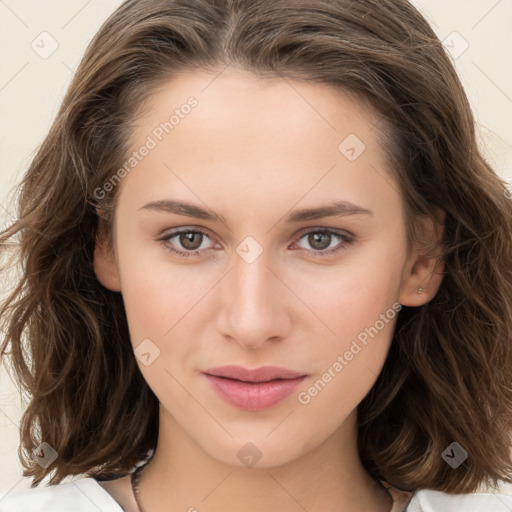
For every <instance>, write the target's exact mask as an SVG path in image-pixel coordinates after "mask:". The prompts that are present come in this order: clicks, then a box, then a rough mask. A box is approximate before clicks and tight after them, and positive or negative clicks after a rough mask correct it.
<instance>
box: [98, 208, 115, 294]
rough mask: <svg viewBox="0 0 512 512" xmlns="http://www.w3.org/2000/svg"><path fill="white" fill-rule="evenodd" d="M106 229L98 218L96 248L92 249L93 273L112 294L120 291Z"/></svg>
mask: <svg viewBox="0 0 512 512" xmlns="http://www.w3.org/2000/svg"><path fill="white" fill-rule="evenodd" d="M105 232H106V227H105V225H104V221H103V219H101V218H100V221H99V228H98V234H97V236H96V246H95V248H94V272H95V273H96V277H97V278H98V281H99V282H100V283H101V284H102V285H103V286H104V287H105V288H108V289H109V290H111V291H113V292H119V291H121V282H120V279H119V271H118V268H117V262H116V260H115V256H114V251H113V249H112V248H111V244H109V243H108V240H107V236H106V234H105Z"/></svg>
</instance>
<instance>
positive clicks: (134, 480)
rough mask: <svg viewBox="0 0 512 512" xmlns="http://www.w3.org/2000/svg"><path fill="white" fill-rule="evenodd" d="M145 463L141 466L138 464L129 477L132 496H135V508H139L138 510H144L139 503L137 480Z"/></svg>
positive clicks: (141, 511)
mask: <svg viewBox="0 0 512 512" xmlns="http://www.w3.org/2000/svg"><path fill="white" fill-rule="evenodd" d="M146 464H147V463H146ZM146 464H143V465H142V466H139V467H138V468H137V469H136V470H135V471H134V472H133V473H132V476H131V478H130V481H131V483H132V491H133V496H134V497H135V502H136V503H137V508H138V509H139V510H138V512H144V509H143V508H142V505H141V504H140V496H139V480H140V473H141V471H142V469H143V468H144V467H145V466H146Z"/></svg>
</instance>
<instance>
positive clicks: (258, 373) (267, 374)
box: [203, 365, 305, 382]
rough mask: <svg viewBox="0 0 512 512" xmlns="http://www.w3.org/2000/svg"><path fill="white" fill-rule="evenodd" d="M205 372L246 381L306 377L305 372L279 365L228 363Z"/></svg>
mask: <svg viewBox="0 0 512 512" xmlns="http://www.w3.org/2000/svg"><path fill="white" fill-rule="evenodd" d="M203 373H206V374H208V375H213V376H215V377H225V378H228V379H236V380H241V381H244V382H267V381H270V380H275V379H296V378H297V377H304V375H305V374H303V373H298V372H294V371H292V370H288V369H286V368H279V367H278V366H261V367H260V368H254V369H252V370H251V369H249V368H244V367H243V366H236V365H228V366H219V367H218V368H211V369H209V370H205V371H204V372H203Z"/></svg>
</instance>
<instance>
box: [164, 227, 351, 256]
mask: <svg viewBox="0 0 512 512" xmlns="http://www.w3.org/2000/svg"><path fill="white" fill-rule="evenodd" d="M182 233H194V234H201V235H204V236H205V237H206V238H210V237H209V236H208V234H207V233H205V232H204V231H201V230H198V229H180V230H177V231H173V232H171V233H169V234H167V235H165V236H164V237H162V238H160V239H159V241H160V242H161V243H162V245H163V246H164V247H165V249H166V250H168V251H169V252H172V253H173V254H176V255H177V256H179V257H181V258H189V257H190V256H196V255H198V254H199V253H200V251H179V250H177V249H175V248H174V247H171V246H170V245H168V242H169V241H170V240H171V239H172V238H174V237H176V236H178V235H181V234H182ZM312 233H322V234H325V233H329V234H331V235H334V236H335V237H337V238H339V239H340V240H341V241H342V242H343V243H342V244H341V245H339V246H338V247H336V248H335V249H329V250H328V251H326V250H324V251H320V250H317V251H315V250H313V251H312V255H313V256H315V257H320V258H324V257H327V256H332V255H333V254H336V253H338V252H340V251H343V250H345V249H346V248H347V247H348V246H349V245H351V244H352V243H353V242H354V240H353V238H352V237H350V236H347V235H345V234H343V233H340V232H338V231H334V230H331V229H326V228H321V229H312V230H309V231H306V232H305V233H302V234H301V236H300V237H299V238H298V239H297V242H298V241H300V240H301V239H302V238H304V237H305V236H307V235H311V234H312Z"/></svg>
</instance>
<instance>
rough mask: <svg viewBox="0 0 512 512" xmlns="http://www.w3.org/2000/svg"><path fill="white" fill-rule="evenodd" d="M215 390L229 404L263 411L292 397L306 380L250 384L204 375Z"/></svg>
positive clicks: (301, 378)
mask: <svg viewBox="0 0 512 512" xmlns="http://www.w3.org/2000/svg"><path fill="white" fill-rule="evenodd" d="M204 375H205V376H206V378H207V380H208V382H209V383H210V385H211V386H212V388H213V390H214V391H215V392H216V393H217V394H218V395H219V396H220V397H221V398H222V399H223V400H224V401H226V402H227V403H228V404H230V405H233V406H235V407H238V408H239V409H244V410H246V411H261V410H263V409H268V408H269V407H272V406H273V405H276V404H278V403H279V402H281V401H282V400H284V399H285V398H287V397H288V396H290V395H291V394H292V393H293V392H294V391H295V390H296V389H297V388H298V387H299V385H300V384H301V382H302V381H303V380H304V379H305V378H306V377H305V376H303V377H297V378H295V379H283V380H277V379H276V380H272V381H269V382H258V383H254V384H253V383H249V382H241V381H239V380H233V379H226V378H224V377H215V376H213V375H208V374H204Z"/></svg>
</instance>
